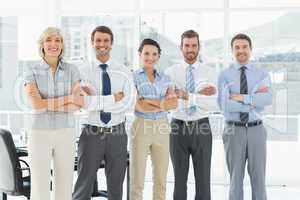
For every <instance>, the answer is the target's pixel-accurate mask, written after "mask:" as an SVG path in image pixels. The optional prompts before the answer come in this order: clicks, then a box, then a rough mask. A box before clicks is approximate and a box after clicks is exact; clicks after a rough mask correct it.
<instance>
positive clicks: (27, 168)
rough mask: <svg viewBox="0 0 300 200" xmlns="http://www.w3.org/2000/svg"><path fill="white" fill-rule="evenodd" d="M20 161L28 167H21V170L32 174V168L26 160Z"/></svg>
mask: <svg viewBox="0 0 300 200" xmlns="http://www.w3.org/2000/svg"><path fill="white" fill-rule="evenodd" d="M19 161H20V162H21V163H23V164H25V166H26V167H20V169H21V170H22V171H24V170H27V171H29V174H30V167H29V164H28V163H27V162H26V161H25V160H21V159H19Z"/></svg>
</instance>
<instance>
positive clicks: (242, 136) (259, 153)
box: [223, 125, 267, 200]
mask: <svg viewBox="0 0 300 200" xmlns="http://www.w3.org/2000/svg"><path fill="white" fill-rule="evenodd" d="M266 138H267V133H266V130H265V128H264V126H263V125H258V126H253V127H248V128H247V127H239V126H234V125H227V126H226V128H225V130H224V134H223V143H224V148H225V152H226V162H227V167H228V171H229V174H230V191H229V200H243V199H244V192H243V180H244V175H245V165H246V162H247V161H248V174H249V176H250V181H251V188H252V200H266V199H267V197H266V196H267V195H266V188H265V174H266Z"/></svg>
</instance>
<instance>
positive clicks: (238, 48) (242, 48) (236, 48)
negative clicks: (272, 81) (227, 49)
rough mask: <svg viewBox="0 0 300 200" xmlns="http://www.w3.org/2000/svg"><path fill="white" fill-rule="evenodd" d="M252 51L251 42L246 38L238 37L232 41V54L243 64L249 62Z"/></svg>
mask: <svg viewBox="0 0 300 200" xmlns="http://www.w3.org/2000/svg"><path fill="white" fill-rule="evenodd" d="M251 51H252V49H251V47H250V44H249V42H248V41H247V40H245V39H237V40H234V41H233V43H232V54H233V56H234V57H235V59H236V61H237V62H238V63H239V64H241V65H245V64H247V63H248V62H249V60H250V57H251Z"/></svg>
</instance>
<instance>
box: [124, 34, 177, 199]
mask: <svg viewBox="0 0 300 200" xmlns="http://www.w3.org/2000/svg"><path fill="white" fill-rule="evenodd" d="M160 53H161V49H160V46H159V44H158V43H157V42H156V41H154V40H152V39H144V40H143V41H142V43H141V45H140V48H139V55H140V60H141V62H142V65H143V66H142V68H140V69H139V70H137V71H136V72H135V73H134V82H135V86H136V89H137V93H138V96H139V99H138V100H137V103H136V107H135V117H136V118H135V121H134V122H133V125H132V138H131V139H132V140H131V149H130V150H131V152H130V159H131V162H130V183H131V185H130V190H131V191H130V199H131V200H142V199H143V188H144V179H145V171H146V162H147V157H148V153H150V156H151V160H152V169H153V199H154V200H165V198H166V177H167V172H168V164H169V136H170V135H169V133H170V127H169V123H168V120H167V112H166V111H167V110H170V109H174V108H176V107H177V98H176V94H175V91H174V89H172V88H171V87H170V86H171V85H170V79H169V77H168V76H166V75H165V74H164V73H162V72H160V71H158V70H157V69H156V68H155V65H156V63H157V62H158V60H159V58H160Z"/></svg>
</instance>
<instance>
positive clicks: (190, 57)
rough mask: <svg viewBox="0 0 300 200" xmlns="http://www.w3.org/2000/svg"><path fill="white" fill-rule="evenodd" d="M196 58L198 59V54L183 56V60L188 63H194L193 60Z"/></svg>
mask: <svg viewBox="0 0 300 200" xmlns="http://www.w3.org/2000/svg"><path fill="white" fill-rule="evenodd" d="M190 55H192V56H190ZM197 57H198V53H188V54H187V55H186V56H185V59H186V60H188V61H194V60H197Z"/></svg>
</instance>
